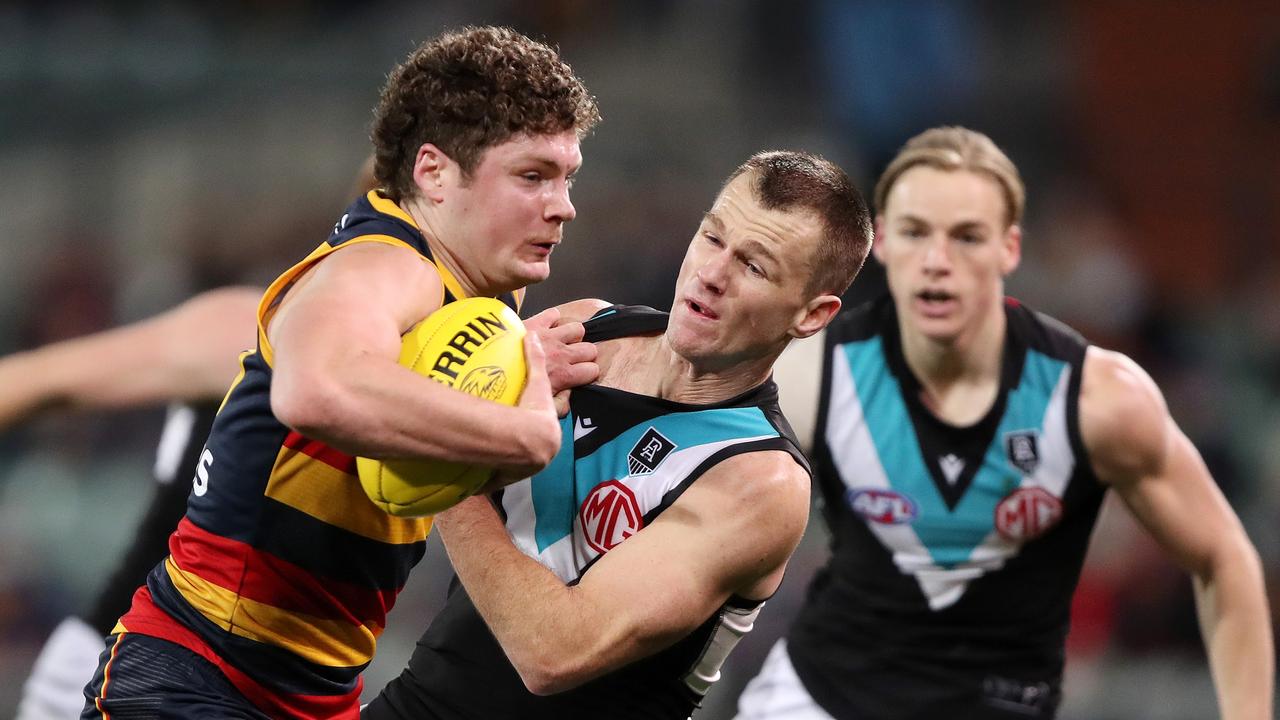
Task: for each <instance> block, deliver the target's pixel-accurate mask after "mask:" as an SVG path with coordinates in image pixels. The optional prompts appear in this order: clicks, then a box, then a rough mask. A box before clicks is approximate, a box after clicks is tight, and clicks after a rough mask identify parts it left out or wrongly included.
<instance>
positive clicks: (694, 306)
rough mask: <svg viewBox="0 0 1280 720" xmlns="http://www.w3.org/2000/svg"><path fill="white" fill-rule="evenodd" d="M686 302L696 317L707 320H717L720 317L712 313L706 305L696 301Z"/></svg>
mask: <svg viewBox="0 0 1280 720" xmlns="http://www.w3.org/2000/svg"><path fill="white" fill-rule="evenodd" d="M685 302H686V303H687V304H688V305H689V309H690V310H692V311H693V314H694V315H697V316H699V317H704V318H707V319H708V320H715V319H717V318H719V317H720V316H719V315H717V314H716V313H714V312H712V311H711V309H710V308H708V307H707V306H706V305H702V304H701V303H698V302H696V301H694V300H686V301H685Z"/></svg>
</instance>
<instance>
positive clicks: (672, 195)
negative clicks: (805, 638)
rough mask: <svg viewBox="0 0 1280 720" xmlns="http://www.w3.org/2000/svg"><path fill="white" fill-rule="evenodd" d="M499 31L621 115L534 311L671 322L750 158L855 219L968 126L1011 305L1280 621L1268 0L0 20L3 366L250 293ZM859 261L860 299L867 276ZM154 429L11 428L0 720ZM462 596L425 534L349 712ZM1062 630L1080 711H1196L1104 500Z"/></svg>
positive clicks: (113, 537)
mask: <svg viewBox="0 0 1280 720" xmlns="http://www.w3.org/2000/svg"><path fill="white" fill-rule="evenodd" d="M106 5H110V6H111V7H105V6H106ZM489 22H496V23H503V24H510V25H512V26H514V27H516V28H517V29H519V30H521V31H523V32H525V33H527V34H530V35H532V36H534V37H540V38H544V39H548V40H550V41H552V42H554V43H557V44H559V46H560V47H561V50H562V53H563V55H564V57H565V59H566V60H567V61H568V62H569V63H570V64H572V66H573V67H574V69H575V70H576V71H577V72H578V73H579V74H580V75H581V76H582V77H583V78H584V79H585V80H586V82H587V84H588V86H589V87H590V88H591V90H592V91H593V92H594V93H595V94H596V95H597V97H598V98H599V102H600V107H601V110H602V112H603V114H604V117H605V121H604V123H603V124H602V125H601V126H600V128H599V129H598V130H597V132H596V133H595V134H594V136H592V137H591V138H589V139H587V140H586V141H585V142H584V144H583V153H584V156H585V159H586V163H585V165H584V167H583V169H582V171H581V173H580V176H579V180H578V184H577V185H576V187H575V189H574V202H575V204H576V206H577V208H578V220H576V221H575V222H574V223H572V224H571V225H570V226H569V227H568V228H567V231H566V234H565V235H566V242H565V244H564V245H562V246H561V247H560V248H559V249H557V251H556V256H555V261H554V266H555V270H554V273H553V274H552V279H551V280H550V281H549V282H548V283H546V284H544V285H543V286H539V287H535V288H533V289H532V290H531V292H530V306H531V308H532V309H533V310H536V309H539V308H541V307H544V306H546V305H550V304H553V303H556V302H560V301H563V300H567V299H572V298H576V297H584V296H598V297H604V298H608V299H611V300H615V301H620V302H628V303H645V304H651V305H654V306H656V307H659V308H667V307H669V304H670V295H671V292H672V290H673V286H672V280H673V279H674V277H675V270H676V267H677V265H678V262H679V259H680V257H681V256H682V253H683V250H684V246H685V244H686V242H687V240H688V238H689V237H690V236H691V234H692V233H693V231H694V229H695V228H696V226H697V224H698V221H699V219H700V217H701V213H702V212H703V211H704V210H705V209H706V207H707V206H708V204H709V202H710V200H711V199H712V197H713V196H714V194H715V192H716V190H717V189H718V187H719V182H720V181H721V179H722V178H723V177H724V176H725V175H726V174H727V173H728V172H729V171H730V170H731V169H733V167H734V166H736V165H737V164H738V163H739V162H741V161H742V160H743V159H745V158H746V157H747V156H748V155H750V154H751V153H753V152H755V151H757V150H760V149H766V148H796V149H805V150H810V151H814V152H818V153H821V154H824V155H826V156H827V157H829V158H830V159H832V160H835V161H836V162H838V163H840V164H841V165H843V166H844V167H845V168H846V169H847V170H848V171H849V172H850V174H852V175H853V176H854V177H855V178H856V179H858V180H859V182H860V186H861V187H862V188H863V189H864V194H866V195H867V196H868V198H869V196H870V189H871V187H872V184H873V181H874V178H875V177H876V175H877V174H878V173H879V171H880V170H881V169H882V168H883V166H884V164H885V163H886V162H887V160H888V159H889V157H891V156H892V154H893V153H894V152H895V151H896V149H897V148H898V146H899V145H900V144H901V143H902V142H903V141H904V140H906V139H907V138H908V137H910V136H911V135H914V134H915V133H917V132H919V131H921V130H923V129H925V128H927V127H930V126H933V125H936V124H941V123H959V124H965V125H968V126H970V127H973V128H976V129H979V130H982V131H984V132H986V133H988V134H989V135H991V136H992V137H993V138H994V139H995V140H996V142H997V143H999V144H1000V145H1001V146H1002V147H1003V148H1004V149H1005V150H1006V151H1007V152H1008V153H1009V155H1010V156H1011V157H1012V158H1013V160H1014V161H1015V162H1016V163H1017V164H1018V166H1019V167H1020V169H1021V171H1022V173H1023V175H1024V178H1025V179H1026V182H1027V186H1028V191H1029V192H1028V195H1029V202H1028V217H1027V223H1026V228H1025V231H1026V232H1025V241H1024V263H1023V266H1022V268H1021V269H1020V270H1019V271H1018V272H1017V274H1016V275H1015V276H1014V277H1013V278H1012V280H1011V282H1010V283H1009V291H1010V293H1011V294H1013V295H1015V296H1017V297H1019V298H1021V299H1022V300H1023V301H1024V302H1026V303H1028V304H1030V305H1032V306H1034V307H1036V308H1038V309H1041V310H1044V311H1047V312H1049V313H1050V314H1053V315H1055V316H1057V317H1059V318H1061V319H1063V320H1065V321H1067V322H1068V323H1070V324H1072V325H1074V326H1075V327H1077V328H1078V329H1080V330H1081V331H1083V332H1084V333H1085V334H1086V335H1087V336H1088V337H1089V338H1090V339H1091V340H1093V341H1094V342H1096V343H1098V344H1101V345H1105V346H1109V347H1112V348H1116V349H1119V350H1122V351H1124V352H1127V353H1129V354H1131V355H1132V356H1133V357H1134V358H1135V359H1137V360H1138V361H1139V362H1140V363H1141V364H1143V365H1144V366H1145V367H1146V368H1147V369H1148V370H1149V371H1150V372H1151V373H1152V375H1153V376H1155V378H1156V380H1157V382H1159V383H1160V385H1161V386H1162V387H1163V389H1164V391H1165V393H1166V395H1167V397H1168V400H1169V403H1170V406H1171V408H1172V411H1173V414H1174V416H1175V418H1176V419H1177V420H1178V422H1179V423H1180V424H1181V425H1182V427H1183V428H1184V429H1185V430H1186V432H1187V433H1188V434H1189V435H1190V436H1191V437H1192V439H1193V440H1194V441H1195V442H1196V444H1197V445H1198V446H1199V448H1200V450H1201V452H1202V453H1203V454H1204V456H1205V459H1206V460H1207V462H1208V464H1209V465H1210V467H1211V469H1212V470H1213V472H1214V476H1215V477H1216V479H1217V480H1218V482H1219V483H1220V484H1221V485H1222V488H1223V490H1224V492H1225V493H1226V494H1227V496H1228V498H1229V499H1230V501H1231V503H1232V505H1233V506H1234V507H1235V509H1236V511H1237V512H1238V513H1239V514H1240V515H1241V517H1242V518H1243V520H1244V522H1245V524H1246V526H1247V527H1248V529H1249V532H1250V535H1251V536H1252V538H1253V540H1254V542H1255V543H1257V545H1258V548H1259V550H1260V551H1261V553H1262V556H1263V559H1264V561H1265V563H1266V566H1267V569H1268V576H1269V577H1268V587H1269V588H1270V590H1271V596H1272V598H1273V607H1274V606H1275V604H1276V601H1278V600H1280V523H1277V521H1276V520H1277V517H1278V516H1280V402H1277V398H1278V396H1280V310H1277V303H1276V298H1277V296H1280V6H1277V5H1275V4H1274V3H1273V2H1272V3H1267V2H1256V3H1255V2H1235V1H1220V2H1213V3H1208V2H1193V1H1191V0H1168V1H1162V0H1124V1H1116V2H1102V1H1095V2H1039V3H1012V2H995V1H993V0H988V1H979V0H912V1H910V2H903V1H901V0H844V1H839V0H793V1H792V2H788V3H773V2H743V1H739V0H699V1H697V2H675V1H674V0H649V2H645V3H623V2H604V1H596V2H590V1H588V0H523V1H518V0H465V1H464V0H435V1H432V2H414V3H397V2H366V3H354V2H343V1H341V0H276V1H274V2H252V1H249V0H240V1H238V2H237V1H234V0H233V1H231V2H223V3H216V4H214V5H213V6H209V4H207V3H196V2H189V1H178V0H166V1H165V2H159V0H156V1H154V2H147V1H144V0H137V1H134V2H116V3H109V4H108V3H103V4H98V3H87V2H73V1H69V0H68V1H58V2H50V1H48V0H45V1H44V2H40V3H36V2H16V3H12V2H11V3H4V4H2V5H0V37H3V38H4V41H3V42H2V43H0V97H2V98H4V100H3V101H2V102H0V226H2V227H3V235H2V236H0V258H2V259H0V352H12V351H14V350H18V349H22V348H27V347H32V346H35V345H37V344H41V343H45V342H49V341H53V340H56V339H60V338H65V337H70V336H74V335H79V334H83V333H87V332H91V331H95V330H99V329H102V328H106V327H108V326H111V325H115V324H118V323H122V322H127V321H131V320H136V319H139V318H141V317H144V316H146V315H148V314H151V313H154V312H157V311H159V310H161V309H164V308H166V307H169V306H171V305H173V304H174V303H176V302H178V301H180V300H181V299H183V298H186V297H188V296H190V295H191V294H192V293H194V292H196V291H198V290H201V289H206V288H209V287H212V286H215V285H219V284H224V283H229V282H250V283H266V282H267V281H269V280H270V279H271V278H273V277H274V276H275V275H276V274H278V273H279V272H280V271H282V270H283V269H284V268H285V267H287V266H288V265H290V264H291V263H293V262H294V261H295V260H297V259H299V258H301V257H302V256H303V255H304V254H305V253H306V252H308V251H309V250H310V249H311V248H312V247H314V246H315V245H316V244H318V243H319V242H321V241H322V240H323V239H324V238H325V236H326V234H327V233H328V231H329V228H330V227H331V226H332V223H333V222H334V220H335V219H336V218H337V216H338V215H339V214H340V213H341V211H342V209H343V208H344V207H345V206H346V204H347V203H348V202H349V200H350V199H351V198H350V197H349V191H350V188H351V183H352V180H353V177H354V174H355V171H356V169H357V167H358V166H359V164H360V162H361V160H362V159H363V158H364V157H365V156H366V155H367V153H368V152H369V145H368V140H367V135H366V133H367V125H368V121H369V119H370V111H371V108H372V107H373V105H374V103H375V101H376V98H377V92H378V90H379V88H380V85H381V83H382V80H383V78H384V77H385V74H386V72H387V71H388V70H389V69H390V68H391V66H392V65H393V64H394V63H395V62H397V61H398V60H399V59H401V58H402V57H403V56H404V55H405V54H406V53H408V52H409V50H411V49H412V48H413V47H414V46H415V45H416V44H417V43H418V42H419V41H421V40H424V39H426V38H428V37H429V36H431V35H433V34H435V33H437V32H438V31H440V30H442V29H444V28H447V27H451V26H456V25H459V24H464V23H489ZM872 265H874V261H870V262H869V266H868V268H867V270H865V271H864V277H863V278H862V279H860V280H859V282H858V284H857V285H856V286H855V288H854V290H853V291H852V294H853V295H854V296H855V297H859V298H860V297H866V296H869V295H870V294H872V293H874V292H876V290H877V288H878V287H879V286H880V285H881V283H882V280H881V278H880V275H879V273H878V272H877V268H875V267H872ZM193 331H195V330H193ZM161 420H162V410H161V409H158V408H157V409H153V410H144V411H136V412H130V413H115V414H111V415H106V414H103V415H95V414H80V415H76V416H72V417H65V416H63V417H57V418H52V417H51V418H46V419H42V420H40V421H38V422H35V423H32V424H29V425H26V426H25V427H23V428H21V429H19V430H16V431H13V432H10V433H8V434H4V435H0V716H4V715H7V713H8V712H11V710H10V709H11V708H12V707H13V705H14V703H15V702H16V698H17V693H18V689H19V687H20V684H21V680H22V678H23V677H24V676H25V674H26V672H27V670H28V668H29V665H30V663H31V661H32V659H33V657H34V654H35V652H36V650H37V649H38V647H39V645H40V643H41V642H42V640H43V638H44V636H45V635H46V633H47V632H48V631H49V630H50V629H51V628H52V626H53V625H54V624H55V623H56V622H57V621H58V620H59V619H60V618H61V617H62V616H63V615H64V614H65V613H67V612H69V611H72V610H74V609H77V608H79V607H81V606H82V605H83V604H84V603H85V602H86V599H87V598H88V597H89V596H90V595H91V594H92V593H93V592H94V591H95V590H96V588H97V587H98V585H99V584H100V583H101V582H102V580H103V579H104V577H105V575H106V573H107V572H108V571H109V570H110V569H111V568H112V566H113V564H114V562H115V560H116V558H117V555H118V552H119V551H120V549H121V548H122V547H123V546H124V544H125V542H126V541H127V540H128V537H129V533H130V531H131V529H132V527H133V523H134V521H135V519H136V518H137V516H138V514H139V513H140V511H141V509H142V507H143V506H144V504H145V503H146V501H147V499H148V498H149V496H150V493H151V482H152V481H151V480H150V467H151V462H152V459H153V453H154V447H155V441H156V439H157V437H158V432H159V428H160V424H161ZM1108 505H1110V501H1109V503H1108ZM825 552H826V549H825V536H824V529H823V527H822V523H821V520H820V519H819V518H818V517H817V516H816V515H815V522H814V523H813V524H812V525H811V529H810V532H809V536H808V538H807V539H806V541H805V544H804V545H803V546H802V549H801V551H800V553H799V554H798V555H797V558H796V560H795V561H794V563H793V565H792V568H791V570H790V572H789V575H788V577H787V580H786V583H785V584H784V586H783V589H782V591H781V592H780V594H779V596H778V597H777V599H776V600H775V601H772V602H770V604H769V607H768V609H767V610H766V611H765V613H764V616H763V618H762V620H761V622H759V623H758V625H757V629H756V631H755V632H754V633H752V635H751V636H750V637H748V639H747V640H746V641H744V643H743V644H742V645H741V646H740V648H739V650H738V651H737V652H735V654H734V656H733V657H732V658H731V659H730V666H729V667H728V668H727V670H726V673H725V678H724V680H723V681H722V682H721V683H720V684H719V685H718V686H716V687H715V688H714V689H713V690H712V693H711V696H710V698H709V700H708V704H707V708H706V710H705V711H703V712H701V713H700V714H699V715H698V716H697V717H699V718H703V719H704V720H718V719H720V718H727V717H729V716H731V714H732V709H731V708H732V703H733V700H734V698H736V696H737V692H738V690H739V689H740V687H741V685H742V684H743V683H745V681H746V680H747V679H748V678H749V677H750V676H751V675H752V674H754V672H755V670H756V668H757V667H758V665H759V663H760V661H761V660H762V658H763V655H764V653H765V651H766V650H767V649H768V647H769V646H770V645H771V644H772V642H773V640H774V639H775V638H776V637H777V636H778V635H779V634H781V633H782V632H783V629H784V627H785V625H786V622H787V620H788V618H789V617H790V615H791V614H792V613H793V612H794V611H795V608H796V606H797V603H798V602H799V600H800V597H801V595H802V592H803V590H804V587H805V585H806V583H807V580H808V578H809V576H810V575H811V574H812V572H813V570H814V569H815V568H816V567H817V566H818V565H819V564H820V563H821V562H822V560H823V557H824V554H825ZM448 577H449V569H448V564H447V561H446V560H445V558H444V554H443V552H442V550H441V548H440V547H439V546H438V544H436V543H435V542H434V541H433V543H432V546H431V549H430V550H429V551H428V556H427V559H426V560H425V561H424V563H423V565H422V566H420V568H419V569H418V570H417V572H416V574H415V577H414V580H413V581H412V582H411V584H410V586H409V587H408V588H407V589H406V591H405V592H404V594H403V595H402V596H401V600H400V602H399V604H398V605H397V607H396V609H395V612H394V613H393V615H392V617H391V620H390V625H391V629H390V630H389V631H388V632H387V634H386V635H385V639H384V640H383V641H382V643H381V644H380V646H379V655H378V657H377V659H376V660H375V662H374V664H373V666H372V667H371V668H370V670H369V672H368V674H367V676H366V677H367V680H366V683H367V688H368V692H369V693H373V692H376V691H377V689H378V688H380V687H381V686H382V685H383V684H384V683H385V682H386V681H387V680H388V679H389V678H391V677H393V676H394V675H395V674H397V673H398V672H399V670H400V668H401V666H402V665H403V663H404V662H405V660H406V659H407V657H408V654H409V652H410V651H411V650H412V646H413V643H414V641H415V640H416V639H417V636H418V634H419V632H420V631H421V629H422V628H423V627H424V626H425V624H426V623H427V622H428V621H429V620H430V618H431V616H432V613H433V612H434V611H435V609H436V608H437V607H439V605H440V603H441V601H442V599H443V595H444V589H445V585H446V583H447V580H448ZM1075 610H1076V611H1075V622H1074V628H1073V633H1072V637H1071V640H1070V643H1069V655H1068V657H1069V659H1068V677H1067V682H1066V695H1067V700H1066V703H1065V706H1064V708H1063V711H1062V714H1061V716H1062V717H1063V718H1064V719H1069V720H1080V719H1085V718H1089V719H1096V720H1104V719H1111V718H1117V719H1118V718H1204V717H1211V716H1213V715H1214V712H1215V711H1214V700H1213V691H1212V686H1211V684H1210V678H1209V674H1208V670H1207V668H1206V666H1205V662H1204V655H1203V651H1202V649H1201V645H1200V639H1199V636H1198V632H1197V629H1196V624H1195V616H1194V610H1193V605H1192V595H1191V590H1190V582H1189V580H1188V579H1187V577H1186V576H1185V575H1184V574H1183V573H1182V572H1181V571H1180V570H1178V569H1177V568H1176V567H1174V566H1173V565H1172V564H1171V563H1170V562H1169V561H1168V560H1166V559H1165V558H1164V557H1163V555H1162V554H1161V552H1160V550H1159V548H1157V547H1155V546H1154V545H1153V543H1152V542H1151V541H1150V540H1149V539H1147V538H1146V537H1145V536H1144V535H1143V534H1142V533H1141V532H1140V531H1139V530H1137V529H1136V528H1135V527H1134V526H1133V523H1132V522H1131V521H1130V520H1128V517H1127V515H1126V514H1125V513H1124V512H1123V511H1119V512H1117V508H1114V507H1108V509H1107V510H1106V511H1105V512H1104V516H1103V520H1102V521H1101V522H1100V524H1099V527H1098V530H1097V532H1096V533H1095V537H1094V540H1093V544H1092V547H1091V552H1090V560H1089V563H1088V567H1087V568H1086V570H1085V574H1084V577H1083V579H1082V582H1081V587H1080V591H1079V593H1078V595H1077V598H1076V609H1075Z"/></svg>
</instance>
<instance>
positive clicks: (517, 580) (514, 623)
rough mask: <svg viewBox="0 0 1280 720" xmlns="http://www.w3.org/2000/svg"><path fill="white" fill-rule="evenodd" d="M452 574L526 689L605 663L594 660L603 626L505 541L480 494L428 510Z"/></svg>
mask: <svg viewBox="0 0 1280 720" xmlns="http://www.w3.org/2000/svg"><path fill="white" fill-rule="evenodd" d="M436 529H437V530H438V531H439V532H440V536H441V538H442V539H443V540H444V544H445V549H446V550H447V551H448V553H449V559H450V561H452V563H453V567H454V570H455V572H457V573H458V578H459V579H460V580H461V581H462V585H463V587H465V588H466V590H467V594H468V595H469V596H470V597H471V601H472V602H473V603H474V604H475V606H476V609H477V610H478V611H479V612H480V616H481V617H483V618H484V621H485V623H486V624H487V625H488V626H489V629H490V631H492V632H493V634H494V637H496V638H497V640H498V643H499V644H500V645H501V646H502V649H503V651H504V652H505V653H506V655H507V657H508V658H509V659H510V660H511V663H512V665H513V666H515V668H516V670H517V672H519V674H520V677H521V679H523V680H524V682H525V685H526V686H527V687H528V688H529V690H530V691H531V692H533V693H535V694H539V695H544V694H549V693H554V692H563V691H565V690H568V689H571V688H573V687H575V686H577V685H580V684H581V683H583V682H586V681H587V680H589V679H591V678H593V677H596V676H598V675H600V674H602V673H603V672H606V671H607V670H608V669H609V668H607V667H600V666H598V665H599V663H598V662H597V661H596V660H595V658H597V656H598V655H599V653H598V652H597V648H596V646H597V645H598V644H599V642H600V640H601V638H602V637H603V635H604V634H605V632H604V628H603V627H602V626H601V625H600V624H599V623H596V622H593V621H592V619H591V618H590V617H589V614H590V612H589V608H585V607H583V606H582V605H581V604H580V603H578V602H576V601H575V600H576V598H574V597H573V594H574V588H571V587H568V586H566V585H565V584H564V583H563V582H562V581H561V580H560V579H559V578H558V577H556V575H555V574H554V573H552V572H551V571H550V570H548V569H547V568H545V567H543V566H542V565H541V564H539V563H538V562H537V561H535V560H533V559H532V558H530V557H528V556H526V555H525V554H524V553H522V552H520V551H519V550H518V549H516V547H515V546H514V545H512V543H511V539H510V537H509V536H508V535H507V531H506V528H505V527H504V526H503V524H502V521H501V519H500V518H499V517H498V514H497V512H496V511H495V510H494V509H493V507H492V505H491V503H490V501H489V499H488V498H487V497H474V498H470V499H468V500H464V501H463V502H462V503H460V504H459V505H458V506H456V507H454V508H452V509H450V510H447V511H445V512H444V513H441V514H440V515H438V516H437V517H436Z"/></svg>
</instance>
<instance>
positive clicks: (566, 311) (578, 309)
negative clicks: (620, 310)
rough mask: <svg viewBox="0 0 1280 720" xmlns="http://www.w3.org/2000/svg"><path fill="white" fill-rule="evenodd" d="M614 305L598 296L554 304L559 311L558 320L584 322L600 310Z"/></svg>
mask: <svg viewBox="0 0 1280 720" xmlns="http://www.w3.org/2000/svg"><path fill="white" fill-rule="evenodd" d="M611 307H615V306H614V304H613V303H611V302H609V301H608V300H601V299H600V298H582V299H581V300H572V301H570V302H567V303H562V304H560V305H557V306H556V309H557V310H559V311H560V322H586V321H587V320H589V319H591V318H592V317H594V316H595V315H596V314H597V313H599V312H600V311H602V310H605V309H608V308H611Z"/></svg>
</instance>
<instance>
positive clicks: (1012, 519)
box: [996, 487, 1062, 542]
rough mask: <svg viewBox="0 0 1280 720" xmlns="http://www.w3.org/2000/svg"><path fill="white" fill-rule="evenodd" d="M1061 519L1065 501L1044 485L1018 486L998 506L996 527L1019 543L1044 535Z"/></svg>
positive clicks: (1002, 533)
mask: <svg viewBox="0 0 1280 720" xmlns="http://www.w3.org/2000/svg"><path fill="white" fill-rule="evenodd" d="M1061 519H1062V501H1061V500H1059V499H1058V498H1056V497H1054V496H1053V495H1051V494H1049V491H1048V490H1045V489H1044V488H1039V487H1024V488H1019V489H1017V490H1014V491H1013V492H1011V493H1009V495H1008V496H1006V497H1005V499H1004V500H1001V501H1000V504H999V505H996V530H997V531H999V533H1000V534H1001V535H1003V536H1004V537H1006V538H1008V539H1010V540H1014V541H1017V542H1026V541H1027V540H1034V539H1035V538H1038V537H1040V536H1041V535H1044V534H1045V533H1046V532H1049V529H1050V528H1052V527H1053V526H1054V525H1057V524H1058V521H1059V520H1061Z"/></svg>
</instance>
